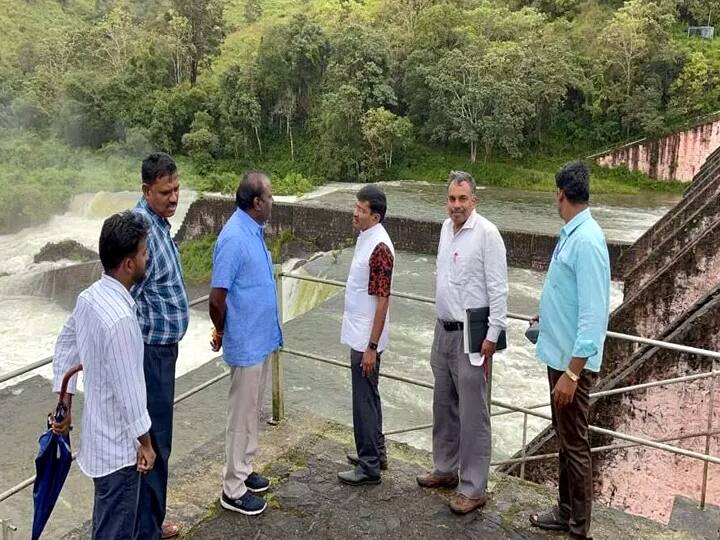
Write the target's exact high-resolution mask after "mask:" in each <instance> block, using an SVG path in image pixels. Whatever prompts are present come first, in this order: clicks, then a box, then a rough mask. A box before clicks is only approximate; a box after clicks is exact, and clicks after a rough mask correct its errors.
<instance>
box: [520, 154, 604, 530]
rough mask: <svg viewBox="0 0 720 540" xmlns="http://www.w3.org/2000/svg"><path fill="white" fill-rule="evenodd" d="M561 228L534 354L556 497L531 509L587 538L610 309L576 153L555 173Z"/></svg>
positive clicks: (584, 171) (550, 525)
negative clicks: (547, 411)
mask: <svg viewBox="0 0 720 540" xmlns="http://www.w3.org/2000/svg"><path fill="white" fill-rule="evenodd" d="M555 184H556V185H557V192H556V195H555V201H556V204H557V208H558V213H559V214H560V217H561V218H562V220H563V221H564V222H565V226H564V227H563V228H562V230H561V231H560V238H559V239H558V242H557V245H556V246H555V251H554V252H553V255H552V260H551V261H550V267H549V268H548V272H547V275H546V276H545V284H544V285H543V290H542V295H541V297H540V315H539V320H540V333H539V335H538V341H537V349H536V353H535V354H536V355H537V357H538V359H539V360H540V362H542V363H543V364H546V365H547V370H548V380H549V382H550V394H551V399H550V401H551V409H552V424H553V427H554V428H555V432H556V433H557V438H558V441H559V443H560V453H559V457H560V477H559V479H558V490H559V500H558V505H557V506H556V507H555V508H551V509H549V510H547V511H546V512H543V513H541V514H534V515H532V516H531V517H530V523H532V524H533V525H534V526H536V527H539V528H541V529H546V530H553V531H567V533H568V538H572V539H577V540H585V539H587V538H589V536H588V531H589V530H590V517H591V510H592V457H591V454H590V439H589V431H588V412H589V409H590V390H591V388H592V387H593V384H595V380H596V379H597V373H598V371H600V365H601V362H602V355H603V345H604V343H605V334H606V332H607V324H608V316H609V312H610V258H609V257H608V250H607V243H606V242H605V235H604V234H603V232H602V230H601V229H600V226H599V225H598V224H597V222H596V221H595V220H594V219H593V218H592V215H591V214H590V208H588V201H589V200H590V171H589V170H588V168H587V166H586V165H585V164H584V163H582V162H580V161H575V162H572V163H568V164H567V165H565V166H564V167H563V168H562V169H560V171H558V173H557V175H556V176H555Z"/></svg>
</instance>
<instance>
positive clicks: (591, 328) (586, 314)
mask: <svg viewBox="0 0 720 540" xmlns="http://www.w3.org/2000/svg"><path fill="white" fill-rule="evenodd" d="M609 314H610V258H609V256H608V250H607V243H606V242H605V235H604V234H603V232H602V229H600V226H599V225H598V224H597V222H596V221H595V220H594V219H593V218H592V215H591V214H590V209H589V208H588V209H585V210H583V211H582V212H580V213H579V214H578V215H576V216H575V217H574V218H573V219H572V220H570V221H569V222H568V223H566V224H565V226H564V227H563V228H562V230H561V231H560V238H559V239H558V243H557V245H556V246H555V251H554V252H553V256H552V261H551V262H550V268H548V272H547V275H546V276H545V284H544V285H543V290H542V295H541V297H540V335H539V336H538V341H537V349H536V353H535V354H536V355H537V357H538V358H539V359H540V361H541V362H542V363H544V364H547V365H548V366H550V367H551V368H553V369H556V370H558V371H565V370H566V369H567V368H568V366H569V365H570V360H571V359H572V358H573V357H578V358H587V362H586V364H585V369H587V370H590V371H594V372H598V371H600V364H601V363H602V355H603V345H604V343H605V334H606V332H607V325H608V317H609Z"/></svg>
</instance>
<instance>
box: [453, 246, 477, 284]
mask: <svg viewBox="0 0 720 540" xmlns="http://www.w3.org/2000/svg"><path fill="white" fill-rule="evenodd" d="M449 270H450V272H449V276H448V277H449V279H450V283H452V284H453V285H465V284H466V283H467V282H468V280H469V279H470V276H471V275H472V272H473V268H472V258H471V257H468V256H467V255H460V254H458V253H454V254H453V255H452V259H451V260H450V269H449Z"/></svg>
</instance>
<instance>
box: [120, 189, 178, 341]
mask: <svg viewBox="0 0 720 540" xmlns="http://www.w3.org/2000/svg"><path fill="white" fill-rule="evenodd" d="M135 212H138V213H139V214H142V215H143V216H144V217H145V218H146V219H147V220H148V222H149V223H150V232H149V234H148V237H147V249H148V262H147V266H146V267H145V277H144V278H143V280H142V281H140V282H138V283H137V284H135V285H134V286H133V288H132V289H131V290H130V293H131V294H132V296H133V298H134V299H135V302H136V303H137V307H138V320H139V322H140V329H141V330H142V334H143V341H144V342H145V343H147V344H148V345H170V344H173V343H177V342H179V341H180V340H181V339H182V337H183V336H184V335H185V331H186V330H187V327H188V299H187V293H186V292H185V282H184V281H183V274H182V267H181V266H180V253H179V252H178V248H177V245H176V244H175V241H174V240H173V239H172V237H171V236H170V222H169V221H168V220H167V219H165V218H164V217H161V216H159V215H157V214H156V213H155V212H153V210H152V209H151V208H150V206H149V205H148V203H147V200H145V197H142V198H141V199H140V202H138V204H137V206H136V207H135Z"/></svg>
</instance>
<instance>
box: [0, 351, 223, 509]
mask: <svg viewBox="0 0 720 540" xmlns="http://www.w3.org/2000/svg"><path fill="white" fill-rule="evenodd" d="M218 358H220V357H219V356H217V357H215V358H211V359H210V360H209V362H212V361H213V360H217V359H218ZM228 375H230V371H224V372H223V373H220V374H219V375H216V376H215V377H213V378H212V379H209V380H207V381H205V382H204V383H201V384H198V385H197V386H194V387H193V388H191V389H190V390H188V391H187V392H185V393H184V394H180V395H179V396H177V397H176V398H175V399H174V400H173V405H177V404H178V403H180V402H182V401H185V400H186V399H187V398H189V397H190V396H194V395H195V394H197V393H198V392H200V391H201V390H205V389H206V388H207V387H208V386H211V385H213V384H215V383H217V382H219V381H221V380H223V379H224V378H225V377H227V376H228ZM76 456H77V454H76V453H73V455H72V459H73V460H75V457H76ZM33 482H35V475H33V476H31V477H30V478H26V479H25V480H23V481H22V482H20V483H18V484H16V485H14V486H13V487H11V488H10V489H8V490H7V491H3V492H2V493H0V503H1V502H3V501H4V500H5V499H9V498H10V497H12V496H13V495H15V494H16V493H19V492H20V491H22V490H23V489H25V488H27V487H29V486H31V485H33Z"/></svg>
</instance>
